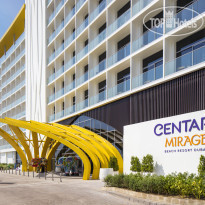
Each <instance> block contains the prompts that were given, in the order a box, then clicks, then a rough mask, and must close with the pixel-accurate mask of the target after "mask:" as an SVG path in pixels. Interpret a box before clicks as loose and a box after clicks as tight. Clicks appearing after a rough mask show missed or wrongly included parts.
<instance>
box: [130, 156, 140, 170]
mask: <svg viewBox="0 0 205 205" xmlns="http://www.w3.org/2000/svg"><path fill="white" fill-rule="evenodd" d="M130 170H131V171H133V172H141V163H140V160H139V158H138V157H133V156H132V157H131V167H130Z"/></svg>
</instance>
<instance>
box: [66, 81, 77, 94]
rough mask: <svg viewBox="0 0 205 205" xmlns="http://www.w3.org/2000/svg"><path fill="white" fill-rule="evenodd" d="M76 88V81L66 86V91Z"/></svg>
mask: <svg viewBox="0 0 205 205" xmlns="http://www.w3.org/2000/svg"><path fill="white" fill-rule="evenodd" d="M74 88H75V81H73V82H71V83H70V84H68V85H66V86H65V92H66V93H68V92H70V91H71V90H73V89H74Z"/></svg>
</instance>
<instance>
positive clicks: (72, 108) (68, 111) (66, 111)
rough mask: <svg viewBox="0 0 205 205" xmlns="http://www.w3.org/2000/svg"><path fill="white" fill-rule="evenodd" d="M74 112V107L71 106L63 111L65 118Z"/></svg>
mask: <svg viewBox="0 0 205 205" xmlns="http://www.w3.org/2000/svg"><path fill="white" fill-rule="evenodd" d="M74 112H75V105H72V106H70V107H68V108H66V109H65V116H67V115H70V114H72V113H74Z"/></svg>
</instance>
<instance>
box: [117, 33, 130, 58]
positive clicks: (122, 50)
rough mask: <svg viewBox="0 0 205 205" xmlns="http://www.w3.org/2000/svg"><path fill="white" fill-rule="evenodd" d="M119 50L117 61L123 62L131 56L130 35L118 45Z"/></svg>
mask: <svg viewBox="0 0 205 205" xmlns="http://www.w3.org/2000/svg"><path fill="white" fill-rule="evenodd" d="M117 50H118V53H117V61H120V60H122V59H123V58H125V57H126V56H128V55H129V54H130V35H127V36H126V37H125V38H123V39H122V40H120V41H119V42H118V43H117Z"/></svg>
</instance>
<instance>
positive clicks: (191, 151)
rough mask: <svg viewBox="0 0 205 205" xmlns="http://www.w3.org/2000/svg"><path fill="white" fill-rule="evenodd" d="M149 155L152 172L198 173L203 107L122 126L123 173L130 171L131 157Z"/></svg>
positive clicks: (204, 132)
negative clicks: (201, 109)
mask: <svg viewBox="0 0 205 205" xmlns="http://www.w3.org/2000/svg"><path fill="white" fill-rule="evenodd" d="M147 154H151V155H152V156H153V158H154V162H155V163H154V165H155V173H157V174H162V175H164V174H169V173H172V172H189V173H197V168H198V164H199V158H200V155H205V110H203V111H198V112H192V113H187V114H182V115H177V116H173V117H167V118H161V119H157V120H152V121H147V122H143V123H137V124H133V125H128V126H125V127H124V137H123V161H124V173H127V174H128V173H130V172H131V171H130V161H131V157H132V156H137V157H138V158H139V159H140V160H142V158H143V156H145V155H147Z"/></svg>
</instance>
